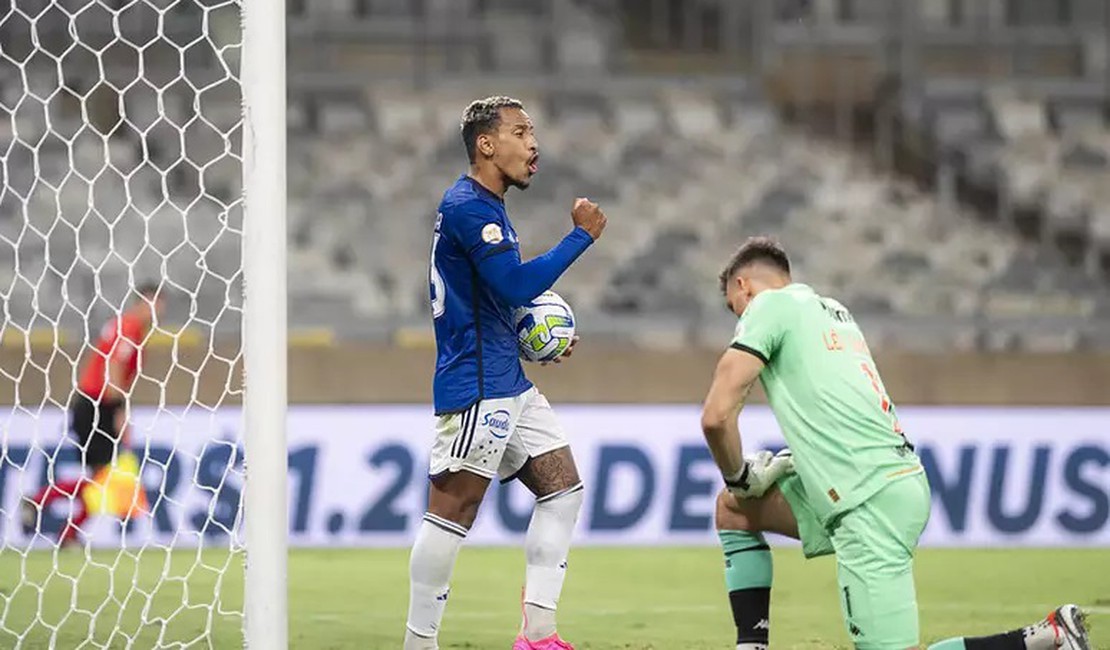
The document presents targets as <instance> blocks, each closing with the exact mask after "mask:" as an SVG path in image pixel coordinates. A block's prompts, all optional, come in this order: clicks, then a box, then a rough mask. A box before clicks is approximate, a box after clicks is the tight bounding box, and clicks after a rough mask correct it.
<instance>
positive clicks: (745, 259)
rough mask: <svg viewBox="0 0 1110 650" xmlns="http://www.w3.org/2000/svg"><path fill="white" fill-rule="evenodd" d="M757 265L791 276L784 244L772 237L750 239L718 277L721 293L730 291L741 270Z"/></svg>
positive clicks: (741, 246)
mask: <svg viewBox="0 0 1110 650" xmlns="http://www.w3.org/2000/svg"><path fill="white" fill-rule="evenodd" d="M756 263H760V264H767V265H768V266H771V267H774V268H775V269H778V270H779V271H782V272H783V273H784V274H786V275H790V258H788V257H787V256H786V250H785V249H784V248H783V247H782V244H780V243H778V242H777V241H775V240H774V239H772V238H770V237H749V238H748V241H746V242H744V243H743V244H741V245H740V248H739V249H737V251H736V252H735V253H733V255H732V259H730V260H729V261H728V264H726V265H725V268H724V269H722V270H721V275H720V276H719V277H718V280H719V281H720V283H721V284H720V286H721V293H724V292H725V291H726V290H727V289H728V283H729V281H730V280H732V278H733V276H735V275H736V273H737V272H738V271H739V270H740V269H742V268H744V267H746V266H749V265H751V264H756Z"/></svg>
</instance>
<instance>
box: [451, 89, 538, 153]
mask: <svg viewBox="0 0 1110 650" xmlns="http://www.w3.org/2000/svg"><path fill="white" fill-rule="evenodd" d="M503 108H524V104H523V103H522V102H521V101H520V100H519V99H513V98H512V97H505V96H504V95H495V96H493V97H486V98H485V99H478V100H475V101H473V102H470V106H467V107H466V110H465V111H463V116H462V126H461V131H462V140H463V145H464V146H466V157H467V159H468V160H469V161H470V162H471V163H473V162H474V161H476V160H477V159H478V136H479V135H482V134H483V133H492V132H494V131H496V130H497V127H499V126H501V109H503Z"/></svg>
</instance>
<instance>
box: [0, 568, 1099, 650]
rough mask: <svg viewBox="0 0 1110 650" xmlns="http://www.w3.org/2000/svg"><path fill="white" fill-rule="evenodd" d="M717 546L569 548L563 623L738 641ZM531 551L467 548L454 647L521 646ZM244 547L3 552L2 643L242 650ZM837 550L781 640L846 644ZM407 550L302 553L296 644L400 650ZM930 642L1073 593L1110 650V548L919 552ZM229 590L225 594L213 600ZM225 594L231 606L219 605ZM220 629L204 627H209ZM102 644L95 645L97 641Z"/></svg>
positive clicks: (783, 607) (591, 648) (779, 606)
mask: <svg viewBox="0 0 1110 650" xmlns="http://www.w3.org/2000/svg"><path fill="white" fill-rule="evenodd" d="M721 564H722V562H721V557H720V552H719V551H718V550H717V549H714V548H711V547H710V548H635V549H621V548H582V549H575V550H574V551H573V552H572V555H571V560H570V573H569V575H568V578H567V583H566V588H565V590H564V593H563V600H562V603H561V607H560V612H559V617H560V631H561V632H562V634H563V636H564V637H566V638H567V639H568V640H569V641H571V642H573V643H575V644H576V647H578V648H579V649H580V650H600V649H602V648H605V649H616V648H622V649H632V648H636V649H651V650H664V649H675V650H677V649H680V648H681V649H683V650H696V649H698V648H716V649H724V648H731V647H733V646H732V642H733V636H732V629H731V628H732V625H731V619H730V615H729V612H728V608H727V604H726V599H725V596H724V594H723V578H722V572H721ZM523 565H524V561H523V554H522V552H521V550H520V549H513V548H503V549H492V548H464V550H463V552H462V554H461V555H460V558H459V564H458V568H457V569H456V571H455V579H454V581H453V591H452V594H451V600H450V604H449V607H448V610H447V616H446V618H445V619H444V623H443V631H442V633H441V639H440V640H441V646H442V647H443V648H475V649H477V648H481V649H485V648H506V649H507V648H508V647H509V646H510V645H511V643H512V639H513V636H514V635H515V632H516V628H517V625H518V615H519V614H518V606H519V605H518V603H519V598H520V583H521V579H522V576H523V573H524V566H523ZM241 566H242V563H241V557H237V556H229V555H228V554H227V553H219V552H205V553H203V554H199V555H198V554H197V553H196V552H193V551H176V552H174V553H173V554H172V555H168V554H167V553H165V552H164V551H159V550H157V549H149V550H147V551H145V552H144V553H143V554H141V555H140V556H136V555H134V554H127V553H103V552H97V553H94V554H93V556H92V562H86V559H85V555H84V554H83V553H82V552H62V553H59V554H58V555H57V564H56V568H55V556H54V554H53V553H46V552H34V553H30V554H28V555H27V556H26V557H24V556H21V555H20V554H18V553H16V552H15V551H13V550H12V549H5V550H4V551H3V552H2V553H0V606H2V607H3V614H2V617H0V648H14V647H16V644H17V642H19V641H20V640H22V644H21V645H20V647H22V648H27V649H31V648H47V647H51V640H52V639H53V644H54V647H56V648H96V647H110V648H124V647H127V645H128V642H129V641H132V642H133V645H132V646H131V647H135V648H155V647H197V648H208V647H215V648H235V647H240V645H241V637H240V627H241V625H242V619H241V617H240V616H239V615H237V614H235V612H236V611H241V607H242V572H241ZM834 568H835V567H834V564H833V562H832V561H831V560H830V559H822V560H814V561H809V562H806V561H804V560H803V559H802V558H801V556H800V553H799V552H798V551H797V550H795V549H779V550H777V551H776V552H775V588H774V596H773V599H774V600H773V604H772V613H773V614H772V616H773V627H772V637H771V641H772V647H774V648H776V649H779V648H782V649H785V648H805V649H811V648H845V647H847V642H848V639H847V635H846V633H845V632H844V631H843V629H842V628H841V623H840V619H839V605H838V603H837V600H836V582H835V572H834ZM407 575H408V553H407V551H406V550H403V549H397V550H296V551H293V552H292V554H291V556H290V573H289V580H290V599H289V613H290V646H291V647H293V648H305V649H309V648H310V649H313V650H328V649H337V650H338V649H347V648H350V649H356V648H357V649H359V650H366V649H377V648H383V649H386V648H389V649H392V648H397V647H399V638H400V635H401V632H402V630H403V625H404V616H405V610H406V606H407V601H408V588H407ZM917 584H918V602H919V604H920V608H921V619H922V630H923V636H924V640H925V641H933V640H937V639H940V638H944V637H948V636H954V635H958V634H988V633H992V632H997V631H1002V630H1006V629H1011V628H1014V627H1017V626H1020V625H1023V624H1026V623H1030V622H1033V621H1035V620H1037V619H1039V618H1040V617H1042V616H1044V614H1045V613H1047V611H1048V610H1049V609H1050V608H1052V607H1054V606H1055V605H1057V604H1059V603H1063V602H1068V601H1074V602H1078V603H1080V604H1081V605H1084V606H1085V607H1087V608H1088V609H1089V610H1090V611H1091V622H1092V623H1093V628H1094V630H1093V636H1094V646H1095V648H1110V549H1091V550H1074V549H1059V550H939V549H938V550H924V551H922V552H921V553H920V556H919V559H918V562H917ZM216 596H218V599H217V598H216ZM217 600H218V603H219V604H218V606H217V607H215V608H213V607H212V606H211V603H213V602H215V601H217ZM206 630H210V631H211V632H210V636H208V637H205V631H206ZM90 640H91V642H90Z"/></svg>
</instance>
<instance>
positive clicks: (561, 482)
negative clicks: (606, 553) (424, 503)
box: [404, 97, 606, 650]
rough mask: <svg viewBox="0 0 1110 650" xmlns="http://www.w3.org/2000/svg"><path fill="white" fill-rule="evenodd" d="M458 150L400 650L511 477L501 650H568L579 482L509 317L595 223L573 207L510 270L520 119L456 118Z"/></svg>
mask: <svg viewBox="0 0 1110 650" xmlns="http://www.w3.org/2000/svg"><path fill="white" fill-rule="evenodd" d="M462 139H463V143H464V144H465V145H466V153H467V156H468V158H469V159H470V171H469V173H468V174H465V175H463V176H460V177H459V179H458V180H457V181H455V184H454V185H452V186H451V187H450V189H448V190H447V192H446V193H445V194H444V195H443V201H442V202H441V203H440V205H439V213H438V215H437V217H436V222H435V231H434V234H433V238H432V256H431V258H432V259H431V270H430V284H431V303H432V319H433V322H434V325H435V334H436V348H437V359H436V371H435V380H434V385H433V396H434V401H435V413H436V416H437V418H438V419H437V422H436V432H435V441H434V442H433V444H432V454H431V467H430V471H429V474H430V476H431V492H430V495H429V498H428V512H427V513H426V514H425V515H424V521H423V522H422V523H421V525H420V529H419V531H418V532H417V534H416V541H415V543H414V544H413V547H412V556H411V560H410V564H409V583H410V594H409V613H408V622H407V625H406V630H405V643H404V648H405V650H427V649H434V648H437V647H438V645H437V636H438V632H439V626H440V621H441V619H442V618H443V611H444V608H445V607H446V605H447V593H448V591H449V582H450V579H451V572H452V570H453V568H454V565H455V557H456V556H457V554H458V552H459V547H460V546H461V545H462V543H463V540H464V539H465V538H466V535H467V532H468V531H469V529H470V526H471V525H472V524H473V523H474V518H475V516H476V515H477V513H478V505H479V504H480V503H481V502H482V498H483V496H484V495H485V493H486V488H487V487H488V486H489V483H490V480H491V479H493V478H494V477H495V476H496V477H498V478H499V479H500V480H501V481H502V482H507V481H511V480H513V479H519V480H520V481H521V482H522V483H523V484H524V485H525V486H526V487H527V488H528V489H529V490H531V492H532V493H533V494H535V496H536V507H535V510H534V511H533V513H532V520H531V523H530V524H529V525H528V533H527V535H526V537H525V540H524V550H525V556H526V562H527V568H526V572H525V585H524V596H523V610H524V611H523V623H522V626H521V630H520V634H519V635H518V636H517V638H516V641H515V643H514V644H513V646H512V647H513V650H568V649H571V648H572V646H571V645H570V644H568V643H567V642H565V641H563V640H562V639H560V638H559V635H558V634H557V633H556V631H555V609H556V605H557V604H558V602H559V594H560V592H561V591H562V588H563V578H564V576H565V574H566V567H567V564H566V558H567V553H568V551H569V549H570V540H571V533H572V531H573V530H574V526H575V523H576V522H577V520H578V511H579V509H580V508H581V506H582V482H581V480H580V479H579V477H578V469H577V467H576V466H575V463H574V457H573V456H572V455H571V452H570V448H569V447H568V446H567V445H568V443H567V438H566V435H565V433H564V432H563V430H562V428H561V427H560V426H559V423H558V421H557V420H556V418H555V414H554V413H553V412H552V410H551V405H550V404H548V402H547V400H546V399H545V398H544V396H543V395H541V394H540V393H539V392H538V391H537V390H536V388H535V387H534V386H533V385H532V383H531V382H530V381H528V378H527V377H526V376H525V375H524V369H523V368H522V367H521V362H520V358H519V353H518V351H517V350H518V349H517V340H516V334H515V332H514V329H513V318H512V314H513V310H514V309H515V308H517V307H520V306H522V305H526V304H528V303H529V302H530V301H531V300H532V299H534V298H535V297H536V296H538V295H540V294H541V293H543V292H544V291H546V290H548V289H550V288H551V286H552V285H553V284H554V283H555V280H556V279H558V278H559V276H560V275H562V274H563V272H564V271H566V270H567V269H568V268H569V267H570V265H571V264H572V263H574V260H576V259H577V258H578V256H579V255H581V254H582V253H584V252H585V251H586V249H587V248H589V247H590V245H591V244H593V242H594V241H596V240H597V238H598V237H600V236H601V233H602V231H603V230H604V229H605V223H606V221H605V214H604V213H603V212H602V211H601V210H600V209H599V208H598V206H597V205H596V204H594V203H592V202H590V201H588V200H586V199H577V200H576V201H575V203H574V208H573V210H572V211H571V220H572V222H573V229H572V230H571V231H570V232H569V233H568V234H567V235H566V236H565V237H564V238H563V240H562V241H560V242H559V243H558V244H557V245H556V246H555V247H554V248H552V249H551V250H549V251H548V252H547V253H545V254H544V255H541V256H539V257H537V258H535V259H532V260H529V261H528V262H522V261H521V259H520V248H519V245H518V243H517V236H516V232H515V231H514V230H513V226H512V223H511V222H510V221H509V217H508V214H507V212H506V210H505V199H504V197H505V193H506V192H507V191H508V189H509V188H511V187H516V188H519V189H522V190H523V189H526V188H527V187H528V185H529V184H530V183H531V182H532V176H534V175H535V174H536V171H537V170H538V166H537V163H538V161H539V148H538V145H537V142H536V136H535V132H534V129H533V125H532V120H531V119H530V118H529V117H528V114H527V113H526V112H525V111H524V107H523V105H522V104H521V103H520V102H519V101H517V100H514V99H510V98H508V97H490V98H487V99H482V100H478V101H475V102H473V103H472V104H470V106H468V107H467V109H466V111H465V113H464V114H463V119H462ZM572 350H573V346H572V347H571V348H570V349H568V350H567V352H566V353H564V356H568V355H570V354H571V352H572Z"/></svg>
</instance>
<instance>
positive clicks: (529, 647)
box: [513, 589, 574, 650]
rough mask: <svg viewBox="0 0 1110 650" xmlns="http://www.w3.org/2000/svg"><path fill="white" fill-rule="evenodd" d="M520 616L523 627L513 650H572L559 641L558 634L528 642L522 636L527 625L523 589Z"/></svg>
mask: <svg viewBox="0 0 1110 650" xmlns="http://www.w3.org/2000/svg"><path fill="white" fill-rule="evenodd" d="M520 615H521V617H523V619H524V625H522V626H521V629H520V634H518V635H517V637H516V641H513V650H574V646H572V645H571V644H569V643H567V642H566V641H563V640H562V639H560V638H559V634H558V633H555V634H552V635H551V636H549V637H547V638H545V639H540V640H539V641H530V640H529V639H528V638H527V637H525V636H524V628H525V627H527V625H528V614H527V613H526V612H525V611H524V589H521V590H520Z"/></svg>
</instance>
